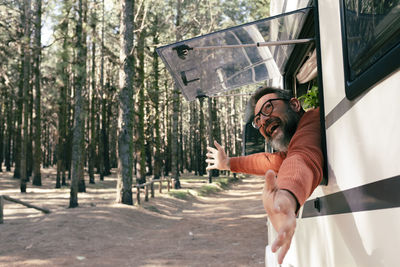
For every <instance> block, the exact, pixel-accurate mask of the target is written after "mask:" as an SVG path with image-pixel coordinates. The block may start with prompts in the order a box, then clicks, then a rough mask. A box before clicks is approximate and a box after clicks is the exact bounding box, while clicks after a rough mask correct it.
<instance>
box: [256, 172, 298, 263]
mask: <svg viewBox="0 0 400 267" xmlns="http://www.w3.org/2000/svg"><path fill="white" fill-rule="evenodd" d="M275 176H276V175H275V172H274V171H272V170H269V171H267V173H266V176H265V187H264V190H263V196H262V198H263V204H264V209H265V211H266V212H267V214H268V218H269V220H270V221H271V223H272V226H273V227H274V229H275V230H276V231H277V232H278V237H277V238H276V239H275V240H274V242H273V243H272V246H271V250H272V252H274V253H275V252H277V251H278V250H279V253H278V263H279V264H282V262H283V258H284V257H285V255H286V253H287V252H288V250H289V248H290V243H291V242H292V237H293V234H294V230H295V229H296V214H295V212H296V207H297V200H296V199H295V198H294V197H293V195H292V194H291V193H289V192H288V191H286V190H282V189H279V188H278V187H277V185H276V182H275Z"/></svg>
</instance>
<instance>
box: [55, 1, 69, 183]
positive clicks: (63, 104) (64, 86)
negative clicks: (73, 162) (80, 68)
mask: <svg viewBox="0 0 400 267" xmlns="http://www.w3.org/2000/svg"><path fill="white" fill-rule="evenodd" d="M70 9H71V7H70V4H69V0H64V2H63V12H64V19H63V21H62V22H61V24H60V26H59V27H60V31H61V32H62V35H63V44H62V51H61V62H60V63H59V64H58V65H57V73H58V74H59V75H60V80H61V86H60V96H59V101H58V127H57V128H58V140H57V148H56V152H57V177H56V188H61V185H66V181H65V171H66V169H67V168H66V165H67V149H68V146H67V144H66V142H67V106H68V104H67V95H68V93H67V91H68V87H69V76H68V66H69V52H68V46H69V45H68V43H69V41H68V38H69V37H68V27H69V24H68V16H69V13H70Z"/></svg>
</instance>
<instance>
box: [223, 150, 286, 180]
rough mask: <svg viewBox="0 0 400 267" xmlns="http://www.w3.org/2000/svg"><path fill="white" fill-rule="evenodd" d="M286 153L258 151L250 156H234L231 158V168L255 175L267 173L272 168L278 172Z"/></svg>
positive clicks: (234, 170)
mask: <svg viewBox="0 0 400 267" xmlns="http://www.w3.org/2000/svg"><path fill="white" fill-rule="evenodd" d="M285 156H286V155H285V153H282V152H278V153H256V154H252V155H248V156H242V157H233V158H231V159H230V168H231V171H233V172H240V173H247V174H253V175H265V173H266V172H267V171H268V170H270V169H272V170H274V171H275V172H278V170H279V168H280V166H281V164H282V161H283V159H284V158H285Z"/></svg>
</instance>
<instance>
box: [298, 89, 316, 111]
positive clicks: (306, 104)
mask: <svg viewBox="0 0 400 267" xmlns="http://www.w3.org/2000/svg"><path fill="white" fill-rule="evenodd" d="M299 100H300V101H301V102H302V103H303V108H304V109H306V110H307V109H310V108H316V107H318V106H319V98H318V87H317V86H313V87H311V89H309V90H308V91H307V93H306V94H304V95H302V96H300V97H299Z"/></svg>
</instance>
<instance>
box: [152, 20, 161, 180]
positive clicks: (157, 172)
mask: <svg viewBox="0 0 400 267" xmlns="http://www.w3.org/2000/svg"><path fill="white" fill-rule="evenodd" d="M157 29H158V15H155V18H154V23H153V31H152V34H153V45H154V51H153V71H152V72H153V75H154V77H153V84H152V87H153V94H152V96H153V108H154V116H155V121H154V136H155V142H154V146H155V148H154V150H155V155H154V179H160V177H161V137H160V134H161V133H160V110H159V94H160V89H159V76H160V70H159V66H158V65H159V63H158V61H159V60H158V55H157V51H156V46H157V45H158V44H159V40H158V31H157Z"/></svg>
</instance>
